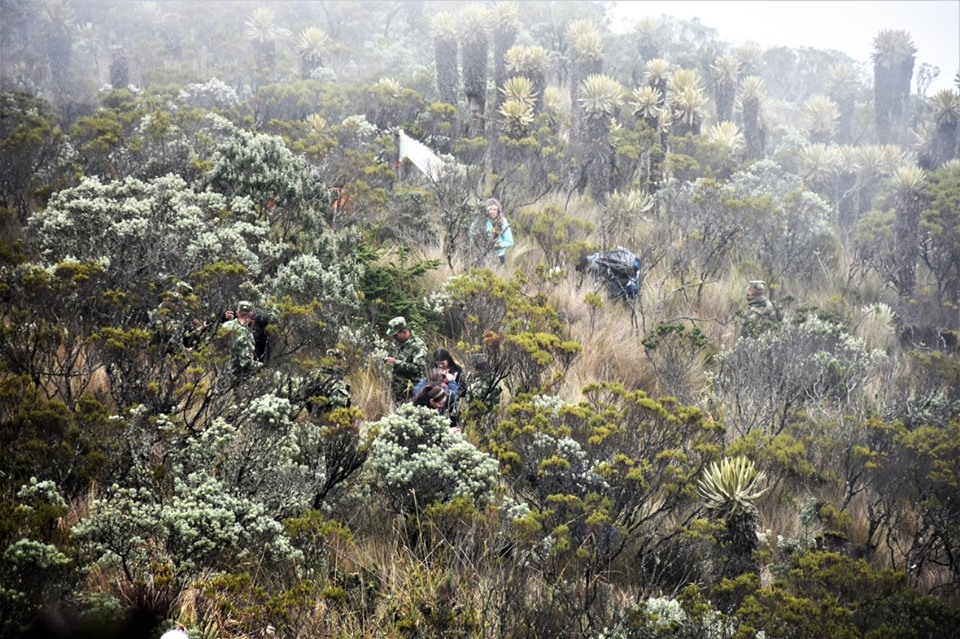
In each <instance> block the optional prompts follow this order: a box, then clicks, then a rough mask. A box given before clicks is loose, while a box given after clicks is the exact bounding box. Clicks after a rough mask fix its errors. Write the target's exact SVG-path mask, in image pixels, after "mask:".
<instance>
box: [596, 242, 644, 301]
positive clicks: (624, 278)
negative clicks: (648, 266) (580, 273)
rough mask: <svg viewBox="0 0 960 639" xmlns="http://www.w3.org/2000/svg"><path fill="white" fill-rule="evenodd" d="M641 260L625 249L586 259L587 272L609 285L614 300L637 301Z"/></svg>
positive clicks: (597, 254)
mask: <svg viewBox="0 0 960 639" xmlns="http://www.w3.org/2000/svg"><path fill="white" fill-rule="evenodd" d="M640 265H641V263H640V258H639V257H637V256H636V255H635V254H634V253H632V252H630V251H628V250H627V249H625V248H623V247H618V248H617V249H615V250H613V251H602V252H599V253H594V254H593V255H591V256H589V257H587V258H586V268H585V270H586V272H587V273H590V274H591V275H593V276H594V277H595V278H597V279H600V280H602V281H604V282H606V284H607V290H608V293H609V295H610V298H611V299H613V300H621V299H631V300H633V299H636V297H637V293H638V292H639V290H640V281H639V279H640Z"/></svg>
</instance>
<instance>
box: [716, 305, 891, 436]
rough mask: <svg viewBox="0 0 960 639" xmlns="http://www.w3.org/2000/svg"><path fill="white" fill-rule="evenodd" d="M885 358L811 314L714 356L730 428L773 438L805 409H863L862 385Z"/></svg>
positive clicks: (717, 380)
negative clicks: (756, 431)
mask: <svg viewBox="0 0 960 639" xmlns="http://www.w3.org/2000/svg"><path fill="white" fill-rule="evenodd" d="M886 358H887V355H886V353H884V352H883V351H876V350H875V351H870V350H868V349H867V347H866V346H865V344H864V342H863V340H861V339H859V338H856V337H853V336H852V335H850V334H849V333H847V332H846V330H845V329H844V328H843V327H842V326H840V325H838V324H836V323H833V322H827V321H824V320H822V319H820V318H818V317H816V316H812V315H811V316H809V317H806V318H802V321H801V322H799V323H792V324H787V325H784V326H783V328H782V329H781V330H779V331H770V332H767V333H764V334H762V335H760V336H758V337H756V338H741V339H739V340H737V342H736V343H735V344H734V346H733V347H732V348H731V349H730V350H729V351H726V352H723V353H721V354H720V355H719V356H718V361H719V363H720V366H719V370H718V373H717V375H716V378H715V381H716V386H717V388H718V390H719V391H720V395H721V397H722V398H723V399H724V400H725V401H727V402H729V404H728V405H729V406H731V410H730V411H729V413H728V417H727V422H728V424H729V425H730V426H731V427H733V428H735V429H736V430H737V431H738V432H740V433H741V434H745V433H747V432H749V431H750V430H752V429H754V428H762V429H764V432H766V433H768V434H772V435H775V434H777V433H780V432H782V431H783V430H784V429H785V428H786V427H787V425H788V424H789V423H790V422H791V420H792V419H793V418H794V417H795V416H796V411H798V410H799V409H801V408H802V407H803V406H806V405H810V404H817V403H819V404H820V405H821V406H826V405H827V404H824V402H825V401H826V400H829V402H831V403H833V404H836V405H839V406H840V407H841V408H842V407H848V408H852V407H854V406H857V405H861V404H862V402H863V401H864V397H863V389H864V385H865V384H866V382H867V381H868V379H869V378H870V376H871V374H872V373H873V371H874V370H876V368H877V367H878V366H879V365H881V364H882V363H883V362H884V361H885V360H886Z"/></svg>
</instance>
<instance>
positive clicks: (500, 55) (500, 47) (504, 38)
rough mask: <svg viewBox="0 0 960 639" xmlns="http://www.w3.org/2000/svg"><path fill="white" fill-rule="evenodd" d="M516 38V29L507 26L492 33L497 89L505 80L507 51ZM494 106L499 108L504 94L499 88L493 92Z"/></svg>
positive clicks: (494, 76)
mask: <svg viewBox="0 0 960 639" xmlns="http://www.w3.org/2000/svg"><path fill="white" fill-rule="evenodd" d="M516 40H517V31H516V29H514V28H511V27H509V26H502V27H500V28H498V29H497V30H496V31H495V32H494V34H493V83H494V85H495V86H496V87H497V89H499V88H500V87H502V86H503V83H504V82H506V81H507V77H508V76H507V51H509V50H510V47H512V46H513V44H514V43H515V42H516ZM495 95H496V97H495V98H494V102H495V105H496V108H498V109H499V108H500V106H501V105H502V104H503V101H504V95H503V93H501V92H500V91H499V90H498V91H496V93H495Z"/></svg>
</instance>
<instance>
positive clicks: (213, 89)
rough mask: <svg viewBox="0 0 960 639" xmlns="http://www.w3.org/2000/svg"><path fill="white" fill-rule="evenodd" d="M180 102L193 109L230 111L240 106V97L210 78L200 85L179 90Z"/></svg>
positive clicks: (219, 81)
mask: <svg viewBox="0 0 960 639" xmlns="http://www.w3.org/2000/svg"><path fill="white" fill-rule="evenodd" d="M178 98H179V100H180V101H181V102H183V103H184V104H186V105H187V106H190V107H192V108H195V109H205V110H208V111H209V110H213V109H221V110H226V109H232V108H235V107H237V106H239V104H240V96H238V95H237V92H236V91H235V90H233V88H231V87H229V86H227V85H226V84H225V83H224V82H223V81H222V80H220V79H219V78H211V79H209V80H207V81H206V82H204V83H202V84H200V83H197V84H188V85H187V86H186V87H185V88H183V89H180V93H179V95H178Z"/></svg>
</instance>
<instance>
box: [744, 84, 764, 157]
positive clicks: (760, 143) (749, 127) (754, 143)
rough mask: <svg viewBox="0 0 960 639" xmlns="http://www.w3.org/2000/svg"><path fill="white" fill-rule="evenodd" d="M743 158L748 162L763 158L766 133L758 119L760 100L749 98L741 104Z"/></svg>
mask: <svg viewBox="0 0 960 639" xmlns="http://www.w3.org/2000/svg"><path fill="white" fill-rule="evenodd" d="M743 138H744V157H745V158H746V159H748V160H759V159H761V158H763V154H764V146H765V143H766V131H764V127H763V122H762V120H761V119H760V100H759V99H756V98H750V99H749V100H744V103H743Z"/></svg>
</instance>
